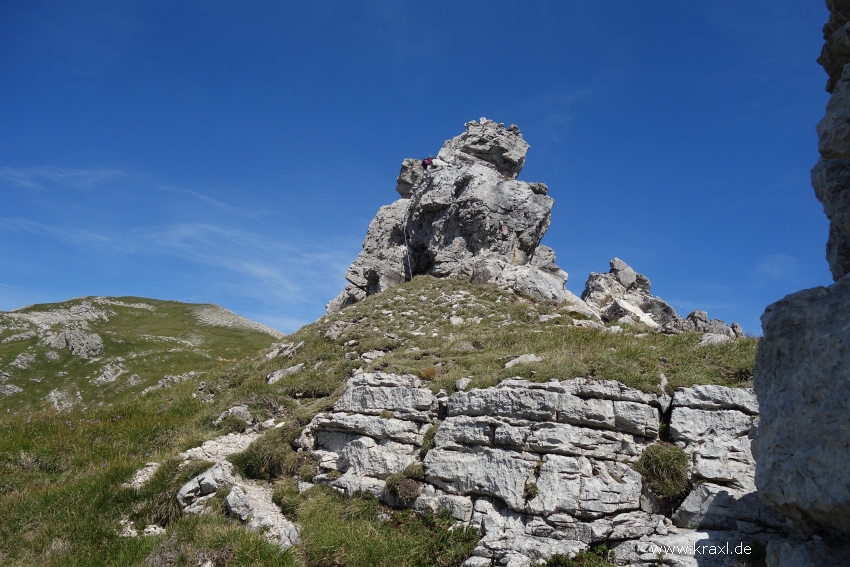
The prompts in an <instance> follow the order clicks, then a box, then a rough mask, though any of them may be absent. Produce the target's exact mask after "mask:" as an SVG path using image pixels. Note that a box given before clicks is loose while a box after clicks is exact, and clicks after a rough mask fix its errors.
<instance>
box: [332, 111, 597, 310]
mask: <svg viewBox="0 0 850 567" xmlns="http://www.w3.org/2000/svg"><path fill="white" fill-rule="evenodd" d="M466 128H467V130H466V132H464V133H463V134H461V135H460V136H457V137H455V138H452V139H451V140H448V141H447V142H446V143H445V144H444V145H443V148H442V149H441V150H440V152H439V155H438V157H437V158H436V159H435V160H434V163H433V165H432V166H431V167H429V168H427V169H424V168H423V167H422V165H421V163H420V162H419V160H415V159H412V158H408V159H405V160H404V162H403V163H402V167H401V172H400V174H399V177H398V186H397V190H398V192H399V194H400V195H401V196H402V199H399V200H398V201H396V202H394V203H392V204H390V205H387V206H385V207H381V209H380V210H379V211H378V214H377V215H376V216H375V218H374V219H373V221H372V223H371V224H370V225H369V229H368V231H367V233H366V240H365V241H364V243H363V251H362V252H361V253H360V255H359V256H358V257H357V259H356V260H355V261H354V263H352V265H351V267H350V268H349V270H348V272H346V274H345V277H346V279H347V280H348V284H347V285H346V288H345V290H343V292H342V293H341V294H340V295H339V296H338V297H337V298H336V299H334V300H333V301H331V302H330V303H328V305H327V306H326V308H327V310H328V312H329V313H332V312H335V311H339V310H340V309H342V308H344V307H345V306H347V305H350V304H352V303H355V302H357V301H360V300H361V299H363V298H364V297H366V296H367V295H371V294H374V293H378V292H380V291H383V290H385V289H388V288H390V287H393V286H396V285H398V284H400V283H403V282H404V281H405V280H407V279H409V278H410V277H412V276H413V275H417V274H429V275H432V276H435V277H451V278H457V279H462V280H465V281H472V282H476V283H495V284H498V285H500V286H502V287H511V288H514V289H516V290H518V291H521V292H523V293H527V294H529V295H533V296H536V297H541V298H544V299H548V300H552V301H558V302H560V301H564V299H565V297H566V290H565V289H564V284H565V282H566V281H567V274H566V273H565V272H564V271H563V270H561V269H560V268H559V267H558V266H557V265H555V254H554V252H553V251H552V249H551V248H548V247H546V246H540V240H541V239H542V238H543V235H544V234H545V232H546V229H547V228H548V227H549V222H550V213H551V210H552V205H553V204H554V200H553V199H552V198H551V197H549V196H547V193H548V187H546V185H545V184H543V183H526V182H523V181H517V180H516V177H517V175H518V174H519V172H520V170H521V169H522V166H523V164H524V163H525V155H526V152H527V151H528V144H527V143H526V142H525V140H523V138H522V134H520V132H519V128H516V127H515V126H512V127H510V128H505V127H504V126H503V125H501V124H497V123H495V122H493V121H491V120H487V119H486V118H482V119H481V121H480V122H477V121H472V122H469V123H467V124H466ZM570 299H571V301H572V302H577V303H580V300H577V299H575V298H574V297H573V298H570ZM577 309H578V310H579V311H580V310H581V309H582V307H581V305H578V306H577Z"/></svg>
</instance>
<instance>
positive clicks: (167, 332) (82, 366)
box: [0, 297, 276, 411]
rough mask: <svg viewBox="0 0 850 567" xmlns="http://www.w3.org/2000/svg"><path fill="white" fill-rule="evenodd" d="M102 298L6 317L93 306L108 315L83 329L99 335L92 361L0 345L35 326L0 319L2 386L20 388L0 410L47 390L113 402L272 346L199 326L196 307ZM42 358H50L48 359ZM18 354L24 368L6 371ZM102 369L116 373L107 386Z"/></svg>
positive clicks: (28, 344) (31, 345)
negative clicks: (98, 351) (24, 358)
mask: <svg viewBox="0 0 850 567" xmlns="http://www.w3.org/2000/svg"><path fill="white" fill-rule="evenodd" d="M106 299H107V301H110V302H112V303H105V304H99V303H96V302H93V301H92V298H79V299H73V300H70V301H66V302H63V303H52V304H43V305H34V306H31V307H26V308H23V309H20V310H18V311H17V312H14V313H15V314H32V313H45V312H49V311H57V310H68V309H70V308H73V307H79V306H80V305H82V304H84V303H89V304H91V305H93V306H94V307H95V308H96V309H98V310H99V311H102V312H104V313H106V314H107V317H108V320H103V319H95V320H90V321H88V323H87V326H88V328H89V329H90V331H91V332H93V333H97V334H98V335H100V337H101V339H102V340H103V345H104V348H103V354H102V355H101V356H99V357H98V359H97V360H94V361H92V360H87V359H84V358H81V357H78V356H73V355H72V354H71V353H70V352H69V351H68V349H53V348H50V347H48V346H46V345H44V344H43V343H42V341H41V339H40V338H39V337H34V338H31V339H28V340H21V341H13V342H8V343H3V342H2V340H3V339H8V338H9V337H12V336H14V335H16V334H20V333H22V332H24V331H26V330H36V326H35V325H32V324H30V323H28V322H27V321H26V320H22V319H21V318H15V317H14V316H13V315H12V314H9V313H6V314H3V313H0V372H4V373H6V374H7V375H8V376H9V378H7V379H6V383H7V384H12V385H15V386H18V387H20V388H22V389H23V391H22V392H19V393H16V394H13V395H10V396H6V397H2V396H0V411H5V410H6V409H12V410H13V411H14V410H15V409H18V408H20V407H21V406H22V405H28V406H35V405H39V404H42V403H46V402H45V400H44V397H45V396H46V395H47V394H48V393H49V392H51V391H52V390H58V391H59V392H60V393H63V394H66V395H67V398H68V400H71V401H76V400H77V392H79V393H80V398H81V400H82V401H81V403H82V404H84V405H88V406H92V405H97V404H102V403H114V402H116V401H118V400H120V399H122V398H123V397H126V396H133V395H137V394H138V393H139V392H141V391H142V390H143V389H144V388H146V387H148V386H151V385H153V384H156V382H157V381H158V380H160V379H162V378H163V377H164V376H166V375H180V374H183V373H186V372H190V371H194V372H206V371H207V370H209V369H210V368H212V367H213V366H214V363H215V362H216V361H218V360H220V359H226V360H236V359H241V358H244V357H245V356H249V355H251V356H253V355H254V354H256V352H257V351H258V350H259V349H262V348H266V347H268V345H269V344H270V343H271V342H272V341H274V340H276V339H275V338H274V337H272V336H271V335H268V334H266V333H263V332H259V331H256V330H250V329H240V328H231V327H219V326H211V325H205V324H202V323H201V322H199V321H198V318H197V317H196V315H195V314H194V312H195V310H196V309H197V308H198V307H201V306H199V305H193V304H189V303H180V302H177V301H159V300H153V299H142V298H138V297H119V298H106ZM116 302H117V303H124V304H127V305H116V304H115V303H116ZM138 304H143V305H148V306H149V307H150V309H145V308H140V307H130V306H129V305H138ZM67 326H68V325H64V324H56V325H53V326H52V327H51V330H53V331H60V330H62V329H64V328H66V327H67ZM48 352H50V353H53V354H52V356H54V357H57V358H56V360H52V359H50V358H48V356H47V353H48ZM21 353H30V354H33V355H34V356H35V360H34V361H33V362H32V363H30V364H29V365H28V367H27V368H25V369H22V368H18V367H16V366H13V365H12V363H13V361H14V360H15V358H16V357H17V356H18V355H20V354H21ZM106 365H111V366H112V367H113V368H120V369H121V370H122V372H121V374H120V375H119V376H118V378H117V379H116V380H115V381H113V382H102V381H98V380H97V379H98V377H99V376H101V375H102V372H103V368H104V367H105V366H106Z"/></svg>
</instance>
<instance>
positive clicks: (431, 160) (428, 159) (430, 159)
mask: <svg viewBox="0 0 850 567" xmlns="http://www.w3.org/2000/svg"><path fill="white" fill-rule="evenodd" d="M431 165H434V158H433V157H432V156H428V157H426V158H425V159H423V160H422V169H425V170H427V169H428V167H429V166H431Z"/></svg>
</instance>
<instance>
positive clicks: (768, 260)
mask: <svg viewBox="0 0 850 567" xmlns="http://www.w3.org/2000/svg"><path fill="white" fill-rule="evenodd" d="M799 271H800V260H798V259H797V258H794V257H793V256H789V255H787V254H771V255H770V256H766V257H764V258H762V260H761V261H760V262H759V263H758V264H757V265H756V267H755V270H754V275H755V277H756V280H757V281H759V282H768V281H777V280H788V279H792V278H794V277H796V276H797V274H798V273H799Z"/></svg>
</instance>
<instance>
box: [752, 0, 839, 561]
mask: <svg viewBox="0 0 850 567" xmlns="http://www.w3.org/2000/svg"><path fill="white" fill-rule="evenodd" d="M827 7H828V8H829V10H830V18H829V21H828V22H827V24H826V25H825V26H824V39H825V40H826V45H825V46H824V49H823V52H822V53H821V57H820V58H819V59H818V61H819V62H820V63H821V64H822V65H823V67H824V70H825V71H826V72H827V74H828V75H829V80H828V82H827V91H829V92H831V93H832V96H831V98H830V100H829V103H828V104H827V108H826V115H825V116H824V118H823V120H821V121H820V123H819V124H818V125H817V132H818V139H819V141H818V150H819V152H820V159H819V161H818V163H817V164H816V165H815V167H814V168H813V169H812V186H813V187H814V189H815V195H816V196H817V198H818V199H819V200H820V201H821V202H822V203H823V207H824V212H825V213H826V216H827V217H828V218H829V220H830V229H829V239H828V242H827V254H826V255H827V261H828V263H829V268H830V270H831V271H832V276H833V279H834V280H835V283H834V284H832V285H831V286H829V287H818V288H814V289H808V290H803V291H800V292H797V293H795V294H792V295H789V296H787V297H785V298H784V299H782V300H780V301H778V302H776V303H774V304H772V305H770V306H768V307H767V309H766V310H765V312H764V314H763V315H762V317H761V321H762V329H763V331H764V338H763V339H762V340H761V342H760V343H759V349H758V353H757V356H756V368H755V377H754V383H755V389H756V392H757V394H758V398H759V405H760V407H761V412H762V413H761V417H760V422H759V426H758V435H757V437H756V440H755V442H754V444H753V451H754V454H755V457H756V462H757V465H756V476H755V481H756V486H757V487H758V490H759V493H760V494H761V496H762V498H763V499H764V501H765V502H766V503H767V504H769V505H771V506H772V507H774V508H775V509H776V510H778V511H779V512H781V513H782V514H784V515H785V516H787V518H788V520H789V525H791V526H793V528H794V530H795V534H794V536H795V537H794V538H792V539H789V540H787V541H784V542H780V543H775V544H772V545H771V546H770V547H769V548H768V554H767V561H768V565H769V566H771V567H791V566H793V567H803V566H815V565H824V564H827V563H829V564H831V565H846V564H848V562H850V559H848V556H847V553H846V548H844V549H839V547H838V546H840V545H841V544H846V542H847V541H848V539H850V480H848V475H847V470H848V468H850V423H848V420H847V414H848V401H847V400H848V399H850V371H848V361H850V352H848V345H850V275H848V274H850V65H848V64H850V23H848V21H850V2H848V1H847V0H827ZM824 561H826V563H825V562H824Z"/></svg>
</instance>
